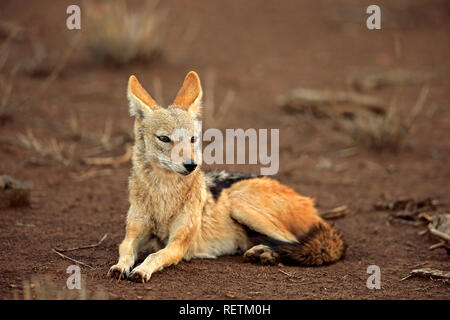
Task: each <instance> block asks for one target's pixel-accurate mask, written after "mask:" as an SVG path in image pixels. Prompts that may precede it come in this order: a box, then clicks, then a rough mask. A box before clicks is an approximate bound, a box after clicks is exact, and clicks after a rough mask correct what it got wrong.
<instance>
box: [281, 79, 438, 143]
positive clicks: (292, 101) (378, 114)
mask: <svg viewBox="0 0 450 320" xmlns="http://www.w3.org/2000/svg"><path fill="white" fill-rule="evenodd" d="M428 93H429V87H428V86H424V87H423V88H422V90H421V91H420V93H419V96H418V98H417V101H416V103H415V105H414V106H413V107H412V108H400V107H399V105H398V104H397V103H396V102H395V101H394V102H393V103H390V104H388V103H385V102H384V101H383V100H381V99H379V98H377V97H375V96H371V95H362V94H359V93H355V92H347V91H328V90H311V89H304V88H299V89H295V90H293V91H292V92H290V93H289V94H287V95H284V96H280V97H279V99H278V104H279V106H281V107H283V108H284V109H285V110H286V111H287V112H290V113H302V114H304V115H307V116H309V118H310V120H311V121H310V124H311V125H313V126H314V127H315V128H317V129H318V130H319V131H323V132H325V133H326V134H329V132H330V131H329V129H330V128H329V126H327V125H326V124H327V123H328V124H330V120H331V124H332V125H333V127H338V128H339V129H340V130H341V131H343V132H344V133H346V134H347V135H348V136H350V137H351V138H352V139H353V141H354V142H355V143H357V144H359V145H362V146H364V147H367V148H370V149H375V150H384V149H385V150H397V149H399V148H400V147H401V146H403V144H404V142H405V140H406V138H407V137H408V135H409V134H410V132H411V130H412V129H413V126H414V124H415V122H416V120H417V118H418V117H419V116H421V115H423V113H424V112H423V111H424V110H423V109H424V104H425V101H426V99H427V96H428Z"/></svg>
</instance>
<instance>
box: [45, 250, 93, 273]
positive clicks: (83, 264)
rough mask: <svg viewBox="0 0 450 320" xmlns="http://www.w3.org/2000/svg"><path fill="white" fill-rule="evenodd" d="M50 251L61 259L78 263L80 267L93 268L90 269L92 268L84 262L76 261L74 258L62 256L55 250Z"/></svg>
mask: <svg viewBox="0 0 450 320" xmlns="http://www.w3.org/2000/svg"><path fill="white" fill-rule="evenodd" d="M52 251H53V252H55V253H56V254H57V255H59V256H60V257H61V258H64V259H68V260H70V261H72V262H75V263H78V264H80V265H82V266H85V267H88V268H91V269H94V267H92V266H90V265H88V264H86V263H84V262H81V261H78V260H76V259H74V258H71V257H68V256H66V255H65V254H62V253H61V252H59V251H57V250H56V249H52Z"/></svg>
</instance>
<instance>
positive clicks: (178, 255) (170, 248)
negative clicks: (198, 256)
mask: <svg viewBox="0 0 450 320" xmlns="http://www.w3.org/2000/svg"><path fill="white" fill-rule="evenodd" d="M192 238H193V232H192V231H190V230H182V231H179V232H177V233H176V235H175V236H174V237H171V238H170V240H169V242H168V243H167V246H166V247H165V248H164V249H161V250H159V251H158V252H155V253H152V254H150V255H149V256H148V257H147V258H146V259H145V260H144V261H143V262H142V263H141V264H140V265H139V266H137V267H136V268H134V269H133V271H132V272H131V274H130V276H129V279H130V280H133V281H136V282H142V283H144V282H147V281H149V280H150V277H151V276H152V274H153V273H154V272H156V271H158V270H161V269H162V268H164V267H167V266H170V265H172V264H177V263H178V262H180V261H181V259H183V256H184V255H185V253H186V251H187V249H188V247H189V244H190V242H191V239H192Z"/></svg>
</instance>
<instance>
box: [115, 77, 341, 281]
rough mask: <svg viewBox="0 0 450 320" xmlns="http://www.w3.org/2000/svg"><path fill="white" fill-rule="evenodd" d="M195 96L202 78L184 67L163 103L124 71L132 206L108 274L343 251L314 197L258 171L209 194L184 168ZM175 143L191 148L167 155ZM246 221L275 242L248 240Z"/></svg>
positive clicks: (202, 180)
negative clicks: (238, 256)
mask: <svg viewBox="0 0 450 320" xmlns="http://www.w3.org/2000/svg"><path fill="white" fill-rule="evenodd" d="M201 96H202V89H201V84H200V79H199V78H198V75H197V74H196V73H195V72H190V73H189V74H188V75H187V77H186V79H185V81H184V83H183V86H182V88H181V89H180V91H179V93H178V95H177V97H176V99H175V101H174V103H173V104H172V105H171V106H169V107H168V108H162V107H160V106H158V105H157V104H156V102H155V101H154V100H153V99H152V98H151V96H150V95H149V94H148V93H147V92H146V91H145V89H143V88H142V86H141V85H140V84H139V82H138V81H137V79H136V78H135V77H134V76H132V77H130V81H129V86H128V98H129V100H130V110H132V114H134V115H137V117H136V120H135V145H134V148H133V157H132V162H133V167H132V170H131V176H130V181H129V201H130V208H129V210H128V215H127V227H126V235H125V239H124V240H123V242H122V243H121V245H120V247H119V261H118V263H117V264H116V265H114V266H112V267H111V269H110V270H109V275H110V276H111V277H114V278H117V279H124V278H129V279H131V280H134V281H139V282H146V281H148V280H149V279H150V277H151V275H152V274H153V273H154V272H156V271H158V270H161V269H162V268H164V267H166V266H169V265H172V264H176V263H178V262H179V261H181V260H182V259H186V260H189V259H192V258H216V257H217V256H220V255H225V254H235V253H238V252H245V251H247V250H248V251H247V252H246V254H245V257H246V258H247V260H250V261H255V260H258V261H260V262H262V263H271V264H272V263H274V262H275V261H276V260H277V259H278V258H279V257H282V256H284V255H286V254H288V255H289V257H291V258H292V257H294V259H297V260H298V261H299V262H300V263H302V261H303V262H305V263H304V264H308V262H310V261H309V260H308V259H305V257H304V255H305V254H306V255H311V258H310V260H311V259H312V262H313V263H310V264H314V265H317V264H320V263H318V262H321V261H323V263H326V262H332V261H336V260H338V259H339V258H340V257H341V256H342V254H343V243H342V240H341V239H340V238H339V237H338V236H337V235H335V234H334V233H333V231H332V229H331V227H329V226H328V225H326V223H325V222H324V221H322V219H321V218H320V217H319V216H318V215H317V212H316V210H315V208H314V203H313V200H312V199H309V198H306V197H302V196H300V195H299V194H297V193H296V192H295V191H294V190H292V189H291V188H289V187H287V186H284V185H282V184H280V183H279V182H277V181H275V180H273V179H270V178H267V177H262V178H252V179H248V180H242V181H240V182H237V183H235V184H233V185H232V186H231V187H229V188H226V189H224V190H223V192H222V193H221V194H220V197H219V198H218V199H217V200H215V199H214V197H213V195H212V194H211V192H210V191H209V189H208V187H207V184H206V181H207V178H206V176H205V174H204V173H203V172H202V171H201V170H200V168H199V166H198V167H197V168H196V169H195V170H194V171H192V172H191V173H189V174H187V172H186V169H185V168H184V167H183V162H185V161H186V160H190V161H193V160H194V159H193V152H192V144H191V143H190V142H189V141H190V138H191V136H193V135H194V131H193V130H194V125H193V121H194V119H195V117H196V116H197V115H198V112H199V107H200V103H201ZM148 104H152V105H151V106H150V105H148ZM180 128H181V129H184V130H185V132H186V134H185V136H184V137H181V138H178V139H177V138H176V137H174V136H173V135H172V132H173V131H174V130H176V129H180ZM158 136H167V137H169V138H170V139H171V142H170V143H164V142H162V141H160V140H158ZM184 138H186V139H184ZM180 144H183V145H184V146H185V147H186V148H188V149H189V148H190V149H189V150H191V152H188V154H187V155H184V154H183V156H182V157H181V158H180V159H179V160H173V159H172V158H171V152H172V150H173V148H175V147H176V146H179V145H180ZM318 225H320V226H322V225H323V226H327V228H323V229H320V230H319V231H320V232H316V233H315V234H314V235H313V236H310V238H309V239H308V241H310V242H311V241H312V243H314V245H313V246H312V247H311V244H310V243H301V240H299V239H301V238H302V237H304V236H308V232H310V231H311V230H313V229H314V228H315V227H317V226H318ZM244 226H245V227H244ZM246 228H248V229H251V230H253V231H254V232H258V233H259V234H261V235H263V236H266V237H268V239H272V240H273V241H280V243H277V245H276V246H273V247H272V246H266V245H261V244H257V246H255V247H252V245H253V243H252V241H251V239H250V238H249V237H248V234H247V232H246ZM330 239H332V241H330ZM323 242H325V243H323ZM285 244H291V245H292V244H296V245H298V246H299V248H296V247H295V246H291V247H289V246H284V247H283V245H285ZM305 246H309V247H311V248H312V249H305V248H304V247H305ZM324 246H325V247H326V249H327V250H328V251H327V252H326V254H327V255H328V256H329V257H330V259H327V258H324V257H323V255H324V253H323V252H321V251H320V248H322V247H324ZM146 249H148V250H150V251H151V252H152V253H151V254H150V255H148V256H147V257H146V259H145V260H144V261H143V262H142V263H141V264H140V265H138V266H136V267H134V264H135V262H136V260H137V257H138V253H139V252H141V251H143V250H146ZM277 250H279V253H278V251H277ZM330 252H331V255H330ZM295 255H298V256H297V258H295ZM328 256H327V257H328ZM302 259H303V260H302ZM328 260H329V261H328ZM133 267H134V269H133Z"/></svg>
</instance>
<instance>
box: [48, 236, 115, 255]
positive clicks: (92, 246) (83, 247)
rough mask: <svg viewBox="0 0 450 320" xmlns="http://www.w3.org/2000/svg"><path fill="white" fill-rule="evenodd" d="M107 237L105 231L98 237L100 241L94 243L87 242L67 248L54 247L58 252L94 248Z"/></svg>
mask: <svg viewBox="0 0 450 320" xmlns="http://www.w3.org/2000/svg"><path fill="white" fill-rule="evenodd" d="M107 237H108V234H107V233H105V235H104V236H103V237H102V238H101V239H100V241H99V242H97V243H95V244H89V245H86V246H81V247H74V248H69V249H61V248H55V250H56V251H58V252H67V251H74V250H81V249H90V248H95V247H98V246H99V245H101V244H102V242H103V241H105V239H106V238H107Z"/></svg>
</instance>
